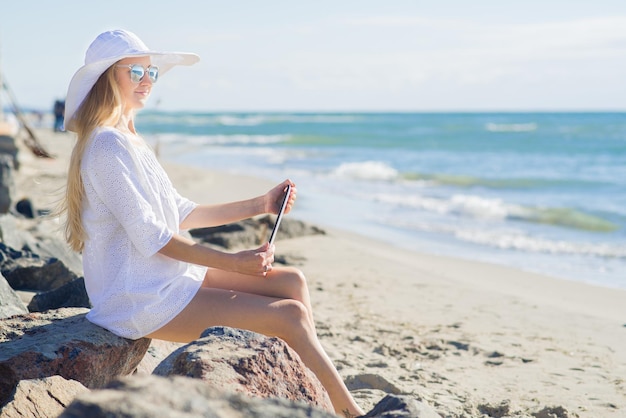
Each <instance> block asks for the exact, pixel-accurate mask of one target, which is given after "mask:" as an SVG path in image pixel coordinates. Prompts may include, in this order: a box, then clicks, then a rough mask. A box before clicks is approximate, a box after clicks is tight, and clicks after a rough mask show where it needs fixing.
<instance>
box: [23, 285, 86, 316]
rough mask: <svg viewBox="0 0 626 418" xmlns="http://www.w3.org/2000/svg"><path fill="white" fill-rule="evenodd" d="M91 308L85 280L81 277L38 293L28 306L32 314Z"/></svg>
mask: <svg viewBox="0 0 626 418" xmlns="http://www.w3.org/2000/svg"><path fill="white" fill-rule="evenodd" d="M71 307H75V308H91V302H90V301H89V296H88V295H87V290H86V289H85V279H84V278H83V277H80V278H78V279H76V280H73V281H71V282H69V283H67V284H64V285H63V286H61V287H57V288H56V289H53V290H48V291H47V292H42V293H38V294H36V295H35V296H33V298H32V299H31V301H30V303H29V304H28V310H29V311H30V312H43V311H47V310H49V309H59V308H71Z"/></svg>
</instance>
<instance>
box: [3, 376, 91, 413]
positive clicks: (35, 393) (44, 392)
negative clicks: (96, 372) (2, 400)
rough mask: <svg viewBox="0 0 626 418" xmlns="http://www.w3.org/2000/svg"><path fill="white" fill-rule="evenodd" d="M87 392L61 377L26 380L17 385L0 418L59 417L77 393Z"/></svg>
mask: <svg viewBox="0 0 626 418" xmlns="http://www.w3.org/2000/svg"><path fill="white" fill-rule="evenodd" d="M85 392H89V390H88V389H87V388H86V387H84V386H83V385H82V384H80V383H79V382H77V381H75V380H67V379H64V378H62V377H61V376H50V377H44V378H41V379H27V380H22V381H20V382H19V383H18V385H17V388H16V389H15V393H14V394H13V396H12V398H11V399H10V400H9V402H8V403H7V404H6V405H5V406H4V407H3V408H2V410H0V418H23V417H32V418H52V417H57V416H59V414H60V413H62V412H63V411H64V409H65V408H66V407H67V406H69V405H70V403H72V401H73V400H74V398H75V397H76V395H78V394H79V393H85Z"/></svg>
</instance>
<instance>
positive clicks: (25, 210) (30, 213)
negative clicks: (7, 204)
mask: <svg viewBox="0 0 626 418" xmlns="http://www.w3.org/2000/svg"><path fill="white" fill-rule="evenodd" d="M15 210H16V211H17V213H19V214H21V215H23V216H24V217H26V218H29V219H33V218H34V217H35V209H34V208H33V202H31V201H30V199H26V198H24V199H20V200H18V201H17V203H16V204H15Z"/></svg>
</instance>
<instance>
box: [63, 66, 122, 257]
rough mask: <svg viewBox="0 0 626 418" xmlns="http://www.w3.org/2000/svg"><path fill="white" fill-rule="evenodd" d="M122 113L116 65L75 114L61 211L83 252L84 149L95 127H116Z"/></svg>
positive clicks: (76, 248)
mask: <svg viewBox="0 0 626 418" xmlns="http://www.w3.org/2000/svg"><path fill="white" fill-rule="evenodd" d="M121 115H122V99H121V93H120V89H119V87H118V85H117V82H116V80H115V65H112V66H111V67H109V69H107V70H106V71H105V72H104V73H103V74H102V75H101V76H100V77H99V78H98V80H97V81H96V83H95V84H94V86H93V87H92V89H91V90H90V91H89V94H88V95H87V97H86V98H85V100H84V101H83V103H82V104H81V105H80V107H79V108H78V110H77V111H76V113H75V115H74V117H73V123H74V127H75V129H74V130H75V131H76V134H77V139H76V144H75V145H74V149H73V150H72V156H71V158H70V165H69V168H68V172H67V186H66V189H65V199H64V200H63V201H62V203H61V207H60V210H59V214H60V215H62V214H65V239H66V240H67V242H68V244H69V246H70V248H71V249H72V250H74V251H77V252H82V250H83V248H84V246H85V239H86V238H87V234H86V232H85V228H84V227H83V222H82V209H83V200H84V198H85V188H84V186H83V181H82V178H81V175H80V166H81V163H82V159H83V154H84V152H85V148H86V147H87V143H88V141H89V138H90V136H91V133H92V132H93V130H94V129H96V128H97V127H99V126H115V125H116V124H117V122H118V121H119V119H120V117H121Z"/></svg>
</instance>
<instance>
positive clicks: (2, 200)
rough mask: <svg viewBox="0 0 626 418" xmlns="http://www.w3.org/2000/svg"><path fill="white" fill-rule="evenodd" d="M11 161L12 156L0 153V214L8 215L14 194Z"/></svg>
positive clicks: (12, 165)
mask: <svg viewBox="0 0 626 418" xmlns="http://www.w3.org/2000/svg"><path fill="white" fill-rule="evenodd" d="M2 137H4V136H2ZM13 160H14V158H13V156H11V155H9V154H5V153H2V152H0V213H8V212H9V211H10V210H11V207H12V206H13V200H14V194H15V178H14V177H13V171H14V169H15V165H14V162H13Z"/></svg>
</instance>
